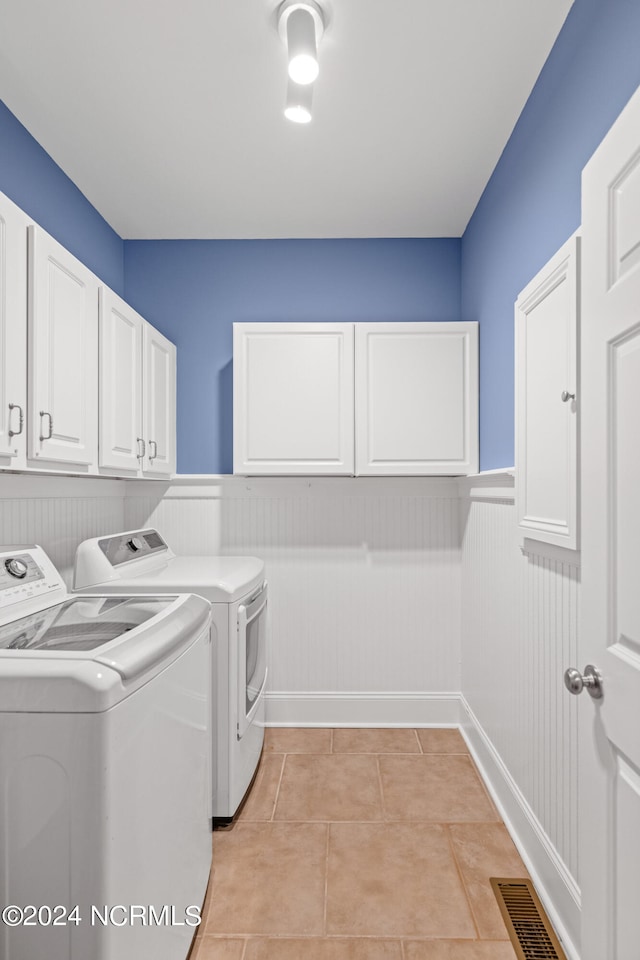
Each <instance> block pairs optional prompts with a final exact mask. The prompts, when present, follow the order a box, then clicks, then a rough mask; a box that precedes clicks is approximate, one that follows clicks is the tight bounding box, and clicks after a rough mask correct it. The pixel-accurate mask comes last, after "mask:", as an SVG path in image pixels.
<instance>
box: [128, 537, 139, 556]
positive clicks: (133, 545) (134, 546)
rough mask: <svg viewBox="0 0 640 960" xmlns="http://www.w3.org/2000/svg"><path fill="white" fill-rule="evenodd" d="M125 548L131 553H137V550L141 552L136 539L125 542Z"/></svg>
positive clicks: (132, 538)
mask: <svg viewBox="0 0 640 960" xmlns="http://www.w3.org/2000/svg"><path fill="white" fill-rule="evenodd" d="M127 546H128V547H129V550H131V552H132V553H137V552H138V550H142V543H141V541H140V540H139V539H138V537H131V540H127Z"/></svg>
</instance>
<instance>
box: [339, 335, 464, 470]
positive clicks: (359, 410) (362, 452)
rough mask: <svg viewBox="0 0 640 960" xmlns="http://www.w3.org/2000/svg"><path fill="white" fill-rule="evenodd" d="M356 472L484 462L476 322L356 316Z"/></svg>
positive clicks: (447, 467) (455, 466)
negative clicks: (371, 320)
mask: <svg viewBox="0 0 640 960" xmlns="http://www.w3.org/2000/svg"><path fill="white" fill-rule="evenodd" d="M355 338H356V348H355V371H356V375H355V378H356V388H355V395H356V406H355V423H356V473H357V474H358V475H372V476H376V475H377V476H382V475H389V474H392V475H393V474H396V475H399V474H402V475H428V474H431V475H433V474H446V475H455V474H468V473H473V472H475V471H476V470H477V469H478V400H477V395H478V380H477V366H478V359H477V324H475V323H357V324H356V325H355Z"/></svg>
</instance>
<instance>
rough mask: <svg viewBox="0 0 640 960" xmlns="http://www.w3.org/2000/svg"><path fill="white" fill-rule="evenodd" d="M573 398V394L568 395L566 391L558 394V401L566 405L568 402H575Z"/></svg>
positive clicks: (574, 396)
mask: <svg viewBox="0 0 640 960" xmlns="http://www.w3.org/2000/svg"><path fill="white" fill-rule="evenodd" d="M575 398H576V395H575V393H569V391H568V390H563V391H562V393H561V394H560V399H561V400H562V402H563V403H568V402H569V400H575Z"/></svg>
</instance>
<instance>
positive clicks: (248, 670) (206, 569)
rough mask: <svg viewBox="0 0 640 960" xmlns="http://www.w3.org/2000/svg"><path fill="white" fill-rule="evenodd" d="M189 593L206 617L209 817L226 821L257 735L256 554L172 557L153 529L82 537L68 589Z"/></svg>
mask: <svg viewBox="0 0 640 960" xmlns="http://www.w3.org/2000/svg"><path fill="white" fill-rule="evenodd" d="M87 590H89V591H93V592H95V591H96V590H99V591H100V592H111V591H113V592H125V593H158V592H159V593H174V592H175V593H180V592H188V593H195V594H198V595H199V596H201V597H204V599H205V600H208V601H209V602H210V604H211V610H212V623H213V631H212V632H213V658H212V664H213V701H212V728H213V758H212V760H213V762H212V769H213V780H212V782H213V798H212V803H213V821H214V825H215V824H221V823H228V822H230V821H231V820H232V819H233V817H234V815H235V813H236V811H237V810H238V808H239V806H240V804H241V803H242V799H243V797H244V796H245V794H246V792H247V790H248V788H249V786H250V784H251V781H252V779H253V776H254V774H255V771H256V768H257V765H258V761H259V759H260V753H261V751H262V744H263V741H264V719H265V699H264V694H265V688H266V683H267V582H266V580H265V578H264V563H263V561H262V560H259V559H258V558H257V557H224V556H215V557H209V556H207V557H197V556H190V557H181V556H176V555H175V554H174V552H173V551H172V550H171V549H170V547H169V546H168V545H167V543H166V542H165V540H164V539H163V538H162V536H161V535H160V534H159V533H158V531H157V530H154V529H145V530H129V531H127V532H125V533H119V534H116V535H113V536H108V537H97V538H94V539H91V540H85V541H84V542H83V543H81V544H80V546H79V547H78V549H77V552H76V560H75V569H74V591H82V592H84V591H87Z"/></svg>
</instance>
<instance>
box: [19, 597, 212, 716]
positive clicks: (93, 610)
mask: <svg viewBox="0 0 640 960" xmlns="http://www.w3.org/2000/svg"><path fill="white" fill-rule="evenodd" d="M210 620H211V606H210V605H209V604H208V603H207V602H206V601H205V600H203V599H202V597H195V596H192V595H184V596H180V597H146V596H145V597H129V596H125V597H104V596H101V597H94V596H86V597H85V596H83V597H74V598H73V599H71V600H66V601H64V602H63V603H60V604H56V605H55V606H53V607H49V608H47V609H46V610H42V611H40V612H38V613H34V614H30V615H29V616H27V617H22V618H20V619H18V620H14V621H13V622H12V623H8V624H6V625H5V626H3V627H1V628H0V714H1V713H3V712H5V711H7V712H28V713H31V712H33V713H99V712H102V711H104V710H108V709H109V708H110V707H112V706H114V705H115V704H116V703H118V702H119V701H121V700H124V699H125V698H126V697H128V696H130V695H131V694H132V693H133V692H134V691H135V690H137V689H138V688H139V687H141V686H143V685H144V684H146V683H148V682H149V681H150V680H152V679H153V678H154V677H155V676H157V675H158V674H160V673H161V672H162V671H164V670H165V669H166V668H168V667H169V666H170V664H171V663H172V662H173V661H174V660H176V659H177V658H178V657H180V656H181V655H182V654H183V653H184V652H185V650H186V649H187V648H188V647H190V646H191V645H192V644H193V643H194V642H195V641H196V640H198V638H199V637H201V636H202V634H203V632H204V631H205V630H207V628H208V626H209V622H210Z"/></svg>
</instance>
